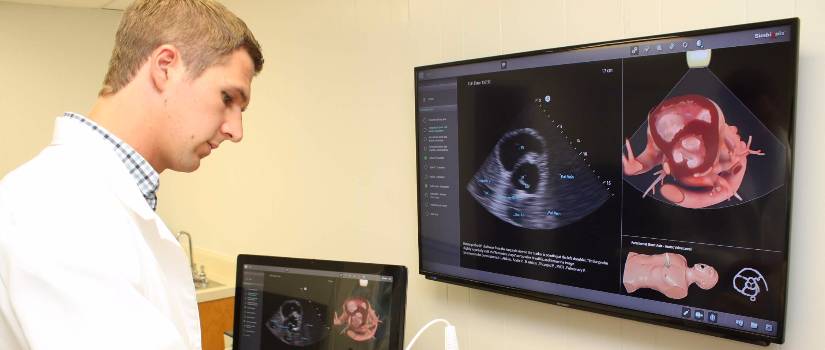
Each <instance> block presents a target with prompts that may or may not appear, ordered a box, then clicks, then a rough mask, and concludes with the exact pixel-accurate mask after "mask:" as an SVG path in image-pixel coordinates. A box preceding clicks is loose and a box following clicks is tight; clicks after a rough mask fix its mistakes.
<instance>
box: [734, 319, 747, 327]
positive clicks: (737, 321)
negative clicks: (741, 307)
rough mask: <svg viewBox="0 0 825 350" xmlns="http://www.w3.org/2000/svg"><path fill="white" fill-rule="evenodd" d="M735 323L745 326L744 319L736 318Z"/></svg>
mask: <svg viewBox="0 0 825 350" xmlns="http://www.w3.org/2000/svg"><path fill="white" fill-rule="evenodd" d="M736 325H737V326H739V327H745V321H742V320H736Z"/></svg>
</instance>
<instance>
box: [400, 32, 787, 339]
mask: <svg viewBox="0 0 825 350" xmlns="http://www.w3.org/2000/svg"><path fill="white" fill-rule="evenodd" d="M786 25H787V26H790V27H791V31H792V35H791V40H790V42H791V43H792V45H793V50H792V51H793V53H792V55H793V60H792V61H793V67H789V69H790V70H791V71H792V72H793V74H794V77H795V78H794V79H793V84H792V86H789V87H788V89H790V90H791V95H792V96H793V100H794V103H793V104H792V105H791V111H790V112H791V113H790V121H789V129H788V143H789V145H790V149H789V150H788V154H787V156H788V158H787V159H788V162H787V168H786V174H788V179H787V186H788V189H789V196H788V200H787V203H786V206H787V208H788V210H787V213H788V220H787V222H788V227H787V228H786V229H787V232H788V234H787V237H786V241H785V246H786V247H787V248H786V250H785V251H786V252H787V253H786V254H785V257H784V265H785V276H786V283H785V286H784V289H785V290H784V293H785V298H784V304H783V305H782V317H781V319H780V320H777V321H778V323H779V327H778V330H777V334H776V336H768V335H760V334H756V333H751V332H746V331H740V330H736V329H731V328H726V327H720V326H712V325H710V324H704V323H698V322H693V321H689V320H683V319H677V318H673V317H668V316H662V315H657V314H653V313H648V312H642V311H638V310H633V309H627V308H622V307H617V306H613V305H608V304H600V303H594V302H589V301H585V300H581V299H573V298H568V297H562V296H559V295H555V294H547V293H539V292H535V291H532V290H526V289H521V288H514V287H510V286H506V285H500V284H494V283H489V282H484V281H478V280H472V279H469V278H464V277H460V276H454V275H449V274H444V273H439V272H436V271H430V270H427V269H426V268H425V267H424V262H423V260H422V258H421V257H422V254H421V249H422V242H421V226H422V223H421V220H422V217H421V203H422V198H421V186H422V183H421V178H420V176H416V184H417V192H416V197H417V204H418V205H417V207H416V211H417V214H418V251H419V254H418V266H419V274H421V275H423V276H424V277H425V278H427V279H430V280H434V281H441V282H446V283H451V284H456V285H461V286H465V287H471V288H477V289H481V290H486V291H491V292H496V293H500V294H504V295H509V296H515V297H521V298H526V299H531V300H536V301H540V302H545V303H550V304H555V305H559V306H563V307H571V308H575V309H581V310H585V311H591V312H596V313H600V314H606V315H611V316H616V317H620V318H626V319H631V320H636V321H642V322H647V323H651V324H656V325H662V326H666V327H671V328H676V329H681V330H686V331H691V332H696V333H701V334H706V335H711V336H716V337H721V338H727V339H733V340H737V341H743V342H748V343H753V344H758V345H764V346H767V345H769V344H770V343H778V344H782V343H784V341H785V333H786V329H785V325H786V319H787V295H788V284H789V283H787V281H788V278H787V277H788V270H789V260H790V258H789V257H790V237H791V227H790V226H791V220H790V216H791V212H792V208H791V203H792V201H793V200H792V198H793V186H792V185H793V171H792V170H793V153H794V152H793V151H794V149H795V141H794V140H795V137H794V134H795V131H794V129H795V123H796V97H797V81H798V70H799V26H800V20H799V18H786V19H780V20H772V21H764V22H754V23H747V24H739V25H732V26H724V27H716V28H706V29H699V30H690V31H683V32H674V33H669V34H661V35H650V36H642V37H635V38H628V39H620V40H611V41H603V42H597V43H590V44H581V45H571V46H564V47H558V48H551V49H542V50H533V51H526V52H519V53H512V54H505V55H497V56H489V57H482V58H475V59H468V60H460V61H453V62H445V63H438V64H431V65H425V66H418V67H415V68H414V70H413V91H414V94H415V111H416V113H415V116H416V118H417V115H418V109H419V101H420V99H419V94H418V88H417V79H418V75H419V72H420V71H423V70H429V69H434V68H442V67H450V66H457V65H464V64H471V63H479V62H490V61H500V60H506V59H513V58H518V57H527V56H535V55H544V54H550V53H559V52H567V51H575V50H581V49H590V48H598V47H606V46H614V45H626V44H632V43H636V42H643V41H650V40H666V39H673V38H680V37H691V36H701V35H709V34H717V33H725V32H733V31H742V30H749V29H757V28H763V27H772V26H786ZM416 118H414V120H413V122H414V123H415V136H416V138H415V140H416V174H420V173H421V157H420V154H419V152H420V147H421V145H420V142H421V141H420V140H421V134H420V132H421V131H420V129H419V125H418V123H417V122H416Z"/></svg>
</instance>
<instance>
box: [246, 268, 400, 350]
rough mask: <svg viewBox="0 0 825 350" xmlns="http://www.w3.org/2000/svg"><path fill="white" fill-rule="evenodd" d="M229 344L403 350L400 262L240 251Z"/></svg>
mask: <svg viewBox="0 0 825 350" xmlns="http://www.w3.org/2000/svg"><path fill="white" fill-rule="evenodd" d="M237 268H238V269H237V275H238V276H237V284H236V294H235V296H236V298H235V319H234V333H233V334H234V339H233V349H235V350H259V349H318V350H332V349H352V350H400V349H401V346H402V345H403V329H404V326H403V325H404V309H405V306H406V305H405V300H406V299H405V294H406V269H405V268H404V267H403V266H395V265H376V264H365V263H352V262H338V261H323V260H309V259H296V258H280V257H264V256H251V255H241V256H239V257H238V267H237Z"/></svg>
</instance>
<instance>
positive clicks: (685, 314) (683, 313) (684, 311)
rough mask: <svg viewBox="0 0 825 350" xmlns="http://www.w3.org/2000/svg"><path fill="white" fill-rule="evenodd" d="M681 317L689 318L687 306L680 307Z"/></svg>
mask: <svg viewBox="0 0 825 350" xmlns="http://www.w3.org/2000/svg"><path fill="white" fill-rule="evenodd" d="M682 317H683V318H690V308H689V307H683V308H682Z"/></svg>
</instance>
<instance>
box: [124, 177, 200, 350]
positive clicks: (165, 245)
mask: <svg viewBox="0 0 825 350" xmlns="http://www.w3.org/2000/svg"><path fill="white" fill-rule="evenodd" d="M120 173H121V175H126V176H117V175H113V189H114V190H115V192H116V193H117V196H118V197H119V198H120V200H121V202H122V203H123V205H124V206H125V207H126V208H127V209H129V210H130V211H131V212H132V213H133V215H132V216H133V219H134V220H135V223H136V224H137V225H138V226H139V228H140V232H141V233H142V234H143V238H144V239H145V240H146V242H147V243H148V245H149V246H150V247H151V248H152V251H153V252H154V254H155V258H156V259H157V261H158V264H159V265H160V266H161V267H162V270H163V273H164V274H165V276H166V283H165V286H166V290H165V293H166V294H167V295H168V297H169V299H170V300H172V301H173V304H172V305H170V307H172V308H173V309H174V310H175V313H177V314H178V315H179V316H180V317H182V318H183V321H184V322H183V323H184V324H186V327H187V329H186V333H187V334H188V335H189V341H190V342H192V343H195V344H200V323H199V315H198V307H197V300H196V297H195V286H194V283H193V281H192V272H191V269H190V268H189V262H188V260H187V258H186V255H185V254H184V252H183V249H182V248H181V246H180V243H179V242H178V241H177V239H176V238H175V237H174V235H173V234H172V232H170V231H169V228H168V227H167V226H166V224H165V223H164V222H163V220H161V218H160V217H159V216H158V215H157V214H156V213H155V212H154V211H153V210H152V209H151V208H150V207H149V204H148V203H146V200H145V199H144V198H143V196H142V195H141V194H140V191H138V190H137V188H136V187H135V184H134V181H132V179H131V178H129V177H128V174H127V173H126V172H120ZM193 338H194V339H193Z"/></svg>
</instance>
